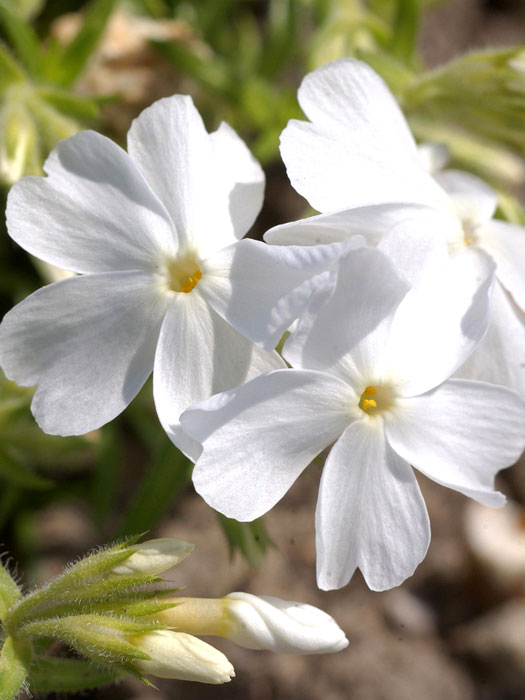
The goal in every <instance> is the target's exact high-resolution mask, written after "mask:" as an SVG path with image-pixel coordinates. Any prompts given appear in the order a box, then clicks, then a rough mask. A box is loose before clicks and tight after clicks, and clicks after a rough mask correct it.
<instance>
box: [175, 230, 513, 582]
mask: <svg viewBox="0 0 525 700" xmlns="http://www.w3.org/2000/svg"><path fill="white" fill-rule="evenodd" d="M413 225H418V222H417V221H416V222H415V224H414V223H412V224H410V225H409V224H403V225H401V227H400V228H399V227H398V230H397V231H394V232H391V233H390V234H389V235H387V236H385V237H384V239H383V240H382V241H381V246H384V252H383V251H382V250H377V249H374V248H361V249H359V250H354V251H351V252H349V253H347V254H346V255H345V256H343V257H342V258H341V263H340V268H339V273H338V275H337V279H336V283H335V284H333V285H327V286H326V288H325V292H324V298H322V297H323V295H321V294H319V295H318V296H317V298H316V299H315V300H314V302H313V303H312V305H311V308H310V310H309V312H308V313H307V314H306V315H305V316H303V318H302V319H301V320H300V321H299V324H298V328H297V330H296V331H295V332H294V333H293V334H292V335H291V336H290V338H289V339H288V340H287V342H286V344H285V346H284V351H283V354H284V357H285V358H286V360H287V361H288V362H289V363H290V364H291V365H292V366H293V367H294V368H295V369H284V370H276V371H272V372H270V373H268V374H265V375H263V376H260V377H257V378H255V379H253V380H251V381H250V382H248V383H246V384H245V385H244V386H241V387H238V388H236V389H233V390H230V391H227V392H224V393H221V394H219V395H217V396H214V397H212V398H211V399H208V400H207V401H204V402H202V403H201V404H199V405H197V406H195V407H193V408H191V409H189V410H188V411H186V412H185V413H183V415H182V416H181V422H182V425H183V427H184V430H186V431H187V432H188V434H189V435H191V437H192V438H193V439H194V440H196V441H198V442H200V443H201V444H202V445H203V453H202V455H201V457H200V459H199V460H198V461H197V463H196V466H195V469H194V472H193V480H194V484H195V488H196V489H197V491H198V492H199V493H200V494H201V495H202V496H203V498H204V499H205V500H206V501H207V502H208V503H209V504H210V505H211V506H212V507H214V508H216V509H217V510H219V511H220V512H222V513H224V514H225V515H227V516H229V517H234V518H237V519H238V520H253V519H254V518H257V517H259V516H260V515H262V514H263V513H265V512H266V511H268V510H269V509H270V508H272V507H273V506H274V505H275V503H277V501H279V499H280V498H282V496H283V495H284V494H285V493H286V491H287V490H288V489H289V488H290V486H291V485H292V484H293V482H294V481H295V480H296V479H297V477H298V476H299V475H300V473H301V472H302V471H303V469H304V468H305V467H306V466H307V465H308V464H309V463H310V462H311V460H312V459H314V457H316V456H317V455H318V454H319V453H320V452H321V451H323V450H324V449H326V448H327V447H329V446H330V445H331V444H332V443H334V444H333V447H332V448H331V450H330V453H329V455H328V458H327V460H326V463H325V466H324V470H323V474H322V478H321V485H320V491H319V498H318V503H317V511H316V548H317V580H318V585H319V586H320V587H321V588H323V589H333V588H339V587H341V586H343V585H345V584H346V583H347V582H348V581H349V580H350V578H351V576H352V575H353V572H354V571H355V569H356V568H357V567H359V568H360V570H361V571H362V573H363V575H364V577H365V579H366V581H367V583H368V585H369V586H370V588H372V589H374V590H383V589H387V588H391V587H393V586H396V585H398V584H400V583H401V582H402V581H403V580H404V579H405V578H406V577H407V576H410V575H411V574H412V573H413V571H414V569H415V568H416V566H417V565H418V563H419V562H420V561H421V560H422V559H423V557H424V555H425V552H426V550H427V547H428V543H429V538H430V528H429V522H428V515H427V511H426V508H425V504H424V502H423V498H422V496H421V493H420V490H419V487H418V484H417V481H416V478H415V475H414V472H413V470H412V468H411V467H410V465H414V467H416V468H417V469H418V470H419V471H421V472H422V473H423V474H425V475H426V476H427V477H429V478H431V479H433V480H434V481H437V482H438V483H440V484H442V485H444V486H448V487H450V488H452V489H455V490H456V491H459V492H461V493H463V494H465V495H467V496H469V497H471V498H474V499H476V500H478V501H480V502H482V503H485V504H487V505H492V506H498V505H501V504H503V503H504V497H503V496H502V495H501V494H500V493H497V492H495V491H494V490H493V489H494V476H495V474H496V472H497V471H498V470H500V469H501V468H503V467H505V466H509V465H510V464H513V463H514V462H515V460H516V459H517V458H518V457H519V455H520V453H521V451H522V450H523V447H524V442H525V431H524V426H525V406H524V403H523V401H522V400H521V399H520V398H519V397H518V395H517V394H515V393H514V392H512V391H510V390H508V389H506V388H504V387H501V386H494V385H490V384H485V383H482V382H475V381H468V380H459V379H451V380H448V381H446V380H447V379H448V378H449V377H450V376H451V374H452V373H453V372H454V371H455V370H456V369H457V367H458V366H460V365H461V364H462V363H463V362H464V361H465V359H466V357H467V356H468V355H469V354H470V353H471V352H472V351H473V349H474V348H475V347H476V345H477V343H479V341H480V339H481V338H482V337H483V334H484V332H485V330H486V326H487V323H488V315H489V297H490V290H491V285H492V281H493V269H494V264H493V262H492V260H491V259H490V257H489V256H488V255H486V254H484V253H483V252H482V251H480V250H478V251H476V252H474V253H470V252H469V254H459V255H457V256H455V257H454V258H452V259H449V258H448V255H447V250H446V244H445V242H444V240H443V238H442V236H441V235H440V234H437V233H435V232H432V233H430V232H427V231H422V232H421V235H420V236H419V237H418V236H414V231H413V230H412V228H411V227H412V226H413ZM403 238H405V239H406V240H411V241H412V248H411V251H410V253H409V254H407V253H406V252H405V251H406V250H407V248H406V246H404V245H401V243H402V239H403ZM395 250H398V251H399V257H398V259H397V262H396V266H395V267H394V265H393V263H391V262H390V261H389V257H390V256H391V255H393V253H394V251H395ZM403 256H404V259H403V267H404V278H402V277H401V276H400V274H399V273H398V272H397V271H396V270H397V269H399V267H400V263H401V258H403ZM445 273H446V277H445V279H446V282H447V283H446V285H443V278H444V277H443V276H444V274H445ZM406 280H408V281H409V282H410V284H411V288H409V284H408V283H407V281H406ZM409 289H410V291H409ZM350 301H351V303H350Z"/></svg>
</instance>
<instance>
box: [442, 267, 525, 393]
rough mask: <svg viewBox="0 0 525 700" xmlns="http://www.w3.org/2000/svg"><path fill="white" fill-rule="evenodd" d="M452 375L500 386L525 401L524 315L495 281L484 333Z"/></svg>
mask: <svg viewBox="0 0 525 700" xmlns="http://www.w3.org/2000/svg"><path fill="white" fill-rule="evenodd" d="M455 376H457V377H464V378H466V379H479V380H481V381H485V382H490V383H492V384H503V385H504V386H507V387H509V389H513V390H514V391H516V392H517V393H518V394H520V396H521V397H522V398H523V399H525V315H524V314H523V312H520V310H519V309H518V307H517V306H516V305H515V304H514V302H513V301H512V299H511V298H510V297H509V296H508V295H507V294H506V292H505V290H504V289H503V287H502V286H501V285H500V284H499V283H498V282H497V281H496V284H495V285H494V290H493V292H492V300H491V318H490V322H489V327H488V330H487V334H486V335H485V337H484V338H483V340H482V341H481V343H480V344H479V345H478V347H477V348H476V350H475V351H474V352H473V353H472V355H471V356H470V357H469V359H468V360H467V361H466V363H465V364H464V365H462V366H461V367H460V368H459V369H458V371H457V372H456V375H455Z"/></svg>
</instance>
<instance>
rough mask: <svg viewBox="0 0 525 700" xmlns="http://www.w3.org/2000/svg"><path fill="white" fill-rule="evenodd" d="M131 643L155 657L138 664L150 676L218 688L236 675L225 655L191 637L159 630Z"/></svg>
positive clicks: (136, 665)
mask: <svg viewBox="0 0 525 700" xmlns="http://www.w3.org/2000/svg"><path fill="white" fill-rule="evenodd" d="M128 641H129V642H130V643H131V644H133V645H134V646H136V647H138V648H139V649H140V650H141V651H144V652H146V654H149V656H150V657H151V659H150V660H148V661H145V660H140V661H135V667H136V669H137V670H138V671H140V672H141V673H145V674H147V675H151V676H156V677H157V678H177V679H178V680H181V681H198V682H199V683H213V684H215V685H217V684H219V683H228V681H230V680H231V679H232V678H233V677H234V676H235V671H234V669H233V666H232V665H231V663H230V662H229V661H228V659H227V658H226V657H225V656H224V654H223V653H222V652H220V651H219V650H218V649H215V647H212V646H211V644H207V643H206V642H203V641H202V639H198V638H197V637H193V636H192V635H191V634H185V633H184V632H171V631H170V630H155V631H154V632H149V633H148V634H143V635H138V636H135V637H131V638H129V639H128Z"/></svg>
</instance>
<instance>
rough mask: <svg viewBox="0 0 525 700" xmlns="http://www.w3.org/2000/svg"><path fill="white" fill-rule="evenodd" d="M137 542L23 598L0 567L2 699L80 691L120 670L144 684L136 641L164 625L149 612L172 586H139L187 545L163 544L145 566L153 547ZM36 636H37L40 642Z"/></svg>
mask: <svg viewBox="0 0 525 700" xmlns="http://www.w3.org/2000/svg"><path fill="white" fill-rule="evenodd" d="M136 539H137V538H133V539H129V540H127V541H125V542H123V543H121V544H117V545H114V546H112V547H108V548H106V549H104V550H102V551H98V552H96V553H95V554H92V555H90V556H87V557H85V558H84V559H81V560H80V561H78V562H77V563H75V564H73V565H71V566H69V567H67V568H66V569H65V571H64V572H63V573H62V574H61V575H60V576H58V577H57V578H56V579H54V580H53V581H51V582H50V583H48V584H46V585H44V586H42V587H41V588H38V589H36V590H35V591H33V592H32V593H29V594H28V595H26V596H23V595H22V592H21V591H20V589H19V587H18V585H17V584H16V582H15V581H14V579H13V578H12V576H11V575H10V574H9V572H8V570H7V568H6V567H4V566H1V565H0V623H1V627H0V630H1V633H2V637H0V640H1V642H2V647H1V651H0V700H13V699H14V698H16V696H17V695H18V693H19V692H20V690H21V689H22V688H24V687H27V689H28V690H31V691H35V692H67V691H72V690H86V689H89V688H94V687H97V686H100V685H105V684H108V683H111V682H113V681H114V680H116V679H117V678H119V677H122V676H123V675H126V674H133V675H135V676H138V677H139V678H141V679H142V680H143V681H144V682H146V683H147V682H148V681H147V680H146V679H145V678H144V677H143V676H142V674H141V673H140V671H139V670H138V666H139V664H138V662H144V661H149V660H150V656H149V654H148V653H146V652H145V651H143V650H142V649H140V648H139V646H137V645H136V644H135V643H134V641H135V640H136V639H139V640H140V638H141V635H148V634H151V633H152V632H154V631H156V630H165V629H166V625H163V624H159V623H158V622H157V621H156V620H155V616H156V615H158V614H159V613H160V612H162V611H164V610H166V609H168V608H171V607H173V606H174V604H175V603H174V602H173V600H167V599H166V598H165V594H166V593H173V592H174V591H173V589H170V590H166V589H164V590H163V591H162V592H161V591H156V590H153V591H152V590H147V591H145V590H144V586H146V585H147V584H152V583H158V582H160V581H162V579H160V578H159V577H158V575H157V572H158V568H159V556H160V557H161V565H160V566H161V567H162V558H164V559H165V565H164V566H163V568H164V569H167V568H170V567H171V566H172V565H173V564H175V563H177V562H178V561H179V560H180V559H182V558H183V557H184V556H186V554H187V553H189V551H191V546H190V545H186V543H182V544H183V545H184V546H183V547H181V546H180V544H177V545H176V546H175V545H174V546H172V548H171V549H172V551H168V550H167V545H166V543H163V547H164V548H165V549H166V551H164V550H163V549H162V548H161V551H160V553H159V552H158V551H156V552H155V557H156V559H155V564H154V566H150V567H149V568H148V561H149V560H152V558H153V557H152V556H151V555H150V549H148V546H150V547H151V544H150V543H147V542H146V543H143V544H136ZM153 542H154V543H158V542H162V541H159V540H157V541H153ZM174 542H175V541H174ZM169 544H170V543H168V545H169ZM148 556H149V558H148ZM152 569H153V570H152ZM163 596H164V597H163ZM36 640H41V641H39V644H38V646H37V645H36V644H34V642H35V641H36ZM49 640H60V641H61V642H63V643H64V644H65V645H66V646H68V647H70V648H72V649H74V650H75V651H76V652H77V653H79V654H81V655H82V656H84V657H86V661H84V660H72V659H58V658H52V657H50V656H46V655H45V644H46V642H48V641H49ZM42 644H44V652H43V653H42V651H41V649H42ZM37 648H38V649H39V652H38V653H37V652H36V649H37Z"/></svg>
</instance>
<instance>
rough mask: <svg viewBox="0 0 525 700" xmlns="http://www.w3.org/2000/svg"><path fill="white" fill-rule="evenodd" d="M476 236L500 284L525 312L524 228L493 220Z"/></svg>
mask: <svg viewBox="0 0 525 700" xmlns="http://www.w3.org/2000/svg"><path fill="white" fill-rule="evenodd" d="M476 235H477V238H478V242H479V245H481V246H482V248H483V249H484V250H486V251H487V252H488V253H490V254H491V255H492V257H493V258H494V260H495V261H496V264H497V266H498V267H497V270H496V275H497V277H498V279H499V281H500V282H501V284H502V285H503V286H504V287H505V289H507V291H509V292H510V293H511V294H512V296H513V297H514V300H515V301H516V303H517V304H518V306H520V307H521V309H522V310H524V311H525V227H523V226H514V225H513V224H509V223H507V222H506V221H496V220H495V219H493V220H492V221H489V222H487V223H486V224H485V225H484V226H482V227H481V228H480V229H479V230H478V231H477V232H476Z"/></svg>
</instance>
